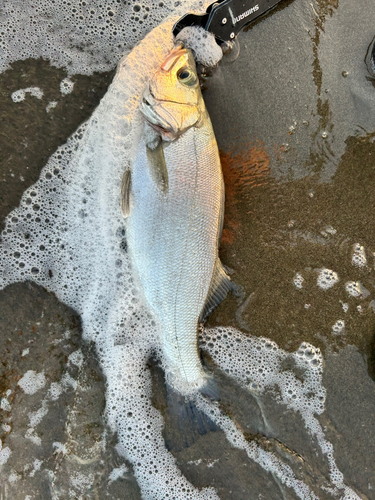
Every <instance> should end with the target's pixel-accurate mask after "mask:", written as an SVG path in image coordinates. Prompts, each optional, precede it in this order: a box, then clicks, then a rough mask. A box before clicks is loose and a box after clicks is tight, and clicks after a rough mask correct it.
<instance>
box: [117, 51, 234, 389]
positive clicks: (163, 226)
mask: <svg viewBox="0 0 375 500" xmlns="http://www.w3.org/2000/svg"><path fill="white" fill-rule="evenodd" d="M140 111H141V114H142V115H143V117H144V120H145V128H144V132H143V134H142V136H141V138H140V142H139V145H138V149H137V153H136V155H135V160H134V162H133V165H132V168H131V170H130V169H129V170H127V171H126V172H125V174H124V177H123V183H122V210H123V215H124V217H126V220H127V226H126V232H127V239H128V248H129V253H130V256H131V262H132V266H133V268H134V270H135V272H136V273H135V274H136V276H137V279H138V282H139V285H140V288H141V289H142V291H143V294H144V298H145V300H146V302H147V304H148V306H149V308H150V310H151V311H152V313H153V315H154V317H155V318H156V320H157V322H158V325H159V331H160V345H161V351H162V358H163V367H164V369H165V373H166V380H167V383H168V384H170V385H171V386H172V388H173V389H175V390H176V391H178V392H179V393H180V394H184V395H189V394H194V393H196V392H197V391H201V392H203V393H204V391H207V394H209V393H210V390H209V387H210V380H212V377H210V375H209V374H208V373H207V372H206V370H205V369H204V368H203V366H202V363H201V359H200V355H199V349H198V327H199V323H200V322H201V321H203V320H204V319H205V317H207V315H208V314H209V313H210V312H211V311H212V310H213V309H214V308H215V307H216V306H217V305H218V304H219V303H220V302H221V301H222V300H223V299H224V298H225V296H226V295H227V293H228V291H229V290H232V289H233V286H232V285H233V282H232V281H231V279H230V277H229V276H228V274H227V271H226V269H225V268H224V266H223V265H222V263H221V261H220V259H219V255H218V248H219V243H220V238H221V232H222V227H223V217H224V199H225V194H224V192H225V191H224V181H223V174H222V169H221V164H220V156H219V150H218V146H217V143H216V138H215V134H214V131H213V127H212V123H211V120H210V118H209V115H208V112H207V109H206V107H205V103H204V100H203V97H202V93H201V90H200V84H199V79H198V75H197V70H196V65H195V61H194V57H193V54H192V52H191V51H190V50H189V49H187V48H184V47H183V46H181V45H180V46H177V47H175V48H174V49H173V50H172V51H171V52H170V53H169V55H168V57H167V58H166V59H165V60H164V62H163V63H162V64H161V66H160V68H159V69H158V70H157V71H156V73H155V74H154V76H153V77H152V78H151V79H150V81H149V84H148V85H147V87H146V89H145V91H144V93H143V98H142V101H141V104H140Z"/></svg>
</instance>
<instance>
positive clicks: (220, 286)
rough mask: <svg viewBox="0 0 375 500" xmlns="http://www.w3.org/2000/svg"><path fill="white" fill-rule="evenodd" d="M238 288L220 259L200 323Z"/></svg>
mask: <svg viewBox="0 0 375 500" xmlns="http://www.w3.org/2000/svg"><path fill="white" fill-rule="evenodd" d="M235 288H236V286H235V285H234V283H233V282H232V281H231V279H230V277H229V276H228V275H227V273H226V271H225V269H224V267H223V264H222V263H221V262H220V259H219V258H218V259H217V261H216V265H215V269H214V272H213V275H212V280H211V286H210V289H209V291H208V295H207V300H206V304H205V306H204V308H203V311H202V313H201V316H200V321H204V320H205V319H206V318H207V317H208V316H209V315H210V314H211V313H212V311H213V310H214V309H215V308H216V307H217V306H218V305H219V304H220V302H221V301H222V300H224V299H225V297H226V296H227V293H228V292H229V291H231V290H233V289H235Z"/></svg>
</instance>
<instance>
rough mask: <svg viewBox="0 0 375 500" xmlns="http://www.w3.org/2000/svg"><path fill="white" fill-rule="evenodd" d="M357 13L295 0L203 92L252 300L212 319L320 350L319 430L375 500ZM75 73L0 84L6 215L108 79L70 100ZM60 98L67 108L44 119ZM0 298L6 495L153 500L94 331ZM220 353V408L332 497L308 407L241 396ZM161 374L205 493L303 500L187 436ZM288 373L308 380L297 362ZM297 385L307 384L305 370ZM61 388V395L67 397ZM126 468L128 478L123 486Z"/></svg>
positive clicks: (22, 67)
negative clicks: (28, 385) (115, 420)
mask: <svg viewBox="0 0 375 500" xmlns="http://www.w3.org/2000/svg"><path fill="white" fill-rule="evenodd" d="M352 5H353V4H352V2H350V1H349V0H346V1H345V0H344V1H343V0H340V2H323V1H322V2H318V3H316V4H314V9H312V7H311V5H310V2H305V1H298V0H294V1H292V2H286V3H285V6H283V5H282V6H281V7H279V8H278V9H277V10H276V11H275V12H273V13H271V14H270V15H268V16H267V17H266V18H265V19H264V20H262V21H261V22H259V23H257V24H256V26H254V27H253V28H252V29H250V30H249V31H247V32H246V33H243V34H242V35H241V36H240V46H241V50H240V55H239V58H238V59H237V60H236V61H235V62H232V63H225V61H223V63H222V64H221V66H220V67H219V68H218V70H217V71H216V73H215V74H214V76H213V77H211V78H209V79H208V80H207V82H206V86H207V90H206V91H205V94H204V96H205V100H206V104H207V107H208V110H209V112H210V115H211V118H212V121H213V125H214V128H215V132H216V136H217V139H218V144H219V147H220V149H221V151H222V163H223V169H224V175H225V180H226V191H227V200H226V220H225V228H224V233H223V241H222V246H221V258H222V261H223V262H224V263H225V264H226V265H228V266H229V267H230V268H231V269H232V270H233V275H232V277H233V280H234V281H235V282H236V283H238V284H239V285H241V286H242V287H243V290H244V297H243V298H242V299H237V298H235V297H230V298H228V299H227V300H226V301H224V302H223V303H222V304H221V305H220V306H219V308H218V309H217V310H216V311H215V312H214V313H213V314H212V316H211V317H210V319H209V322H208V326H211V327H216V326H218V325H220V326H223V325H224V326H225V325H228V326H234V327H236V328H238V329H239V330H241V331H242V332H244V333H245V334H247V335H250V334H251V335H252V336H255V337H260V336H263V337H268V338H269V339H271V340H273V341H275V342H277V344H278V345H279V347H280V348H282V349H285V350H286V351H288V352H294V351H296V350H297V349H298V347H299V345H300V344H301V342H309V343H310V344H312V345H314V346H315V347H319V348H320V349H321V350H322V353H323V355H324V371H323V386H324V388H325V389H326V396H327V399H326V405H325V408H326V409H325V412H324V413H323V414H322V415H320V416H319V422H320V424H321V426H322V428H323V429H324V432H325V436H326V439H327V440H328V441H330V442H331V443H332V445H333V448H334V456H335V458H336V462H337V465H338V467H339V469H340V470H341V472H342V473H343V474H344V478H345V484H347V485H348V486H350V487H351V488H353V489H354V490H355V491H357V493H358V494H359V495H360V496H361V497H362V498H369V499H371V498H375V494H374V488H375V468H374V465H373V464H374V463H375V462H374V458H375V457H374V449H375V447H374V442H373V441H374V439H375V438H374V436H375V433H374V431H375V429H374V425H375V424H374V413H375V399H374V382H373V378H374V374H375V364H374V363H375V359H374V319H375V316H374V309H375V306H374V302H372V301H373V297H372V296H373V294H374V284H375V280H374V272H375V271H374V252H375V241H374V238H375V233H374V230H373V227H372V212H373V207H374V200H373V196H374V195H373V189H372V186H373V176H374V174H373V160H372V156H373V155H374V154H375V150H374V145H373V142H372V140H373V131H374V128H375V127H374V125H375V124H374V123H372V116H373V115H372V105H373V96H372V92H371V91H374V88H373V86H372V83H371V81H369V80H368V79H367V77H368V73H367V68H366V65H365V64H364V58H365V56H366V52H367V48H368V46H369V44H370V43H371V41H372V38H373V32H372V31H371V30H372V26H371V24H372V23H371V17H372V16H371V14H374V10H375V7H373V5H372V3H370V2H369V1H361V2H357V3H356V4H355V5H356V7H357V9H356V11H355V12H353V7H352ZM359 15H361V16H363V19H359ZM354 18H355V20H354ZM347 26H350V27H351V29H349V31H348V29H347ZM348 33H349V34H348ZM342 72H347V73H348V74H347V75H346V76H342ZM65 77H66V73H65V71H64V70H63V69H55V68H51V67H49V65H48V63H46V62H43V61H42V60H39V61H34V60H28V61H23V62H19V63H16V64H14V65H13V69H11V70H8V71H7V72H5V73H3V74H2V80H1V91H0V99H1V100H2V106H1V113H2V114H3V120H1V125H0V126H1V129H0V136H1V138H2V139H1V180H2V181H3V188H2V190H1V218H2V220H3V218H4V217H5V216H6V215H7V214H8V213H9V212H10V210H11V209H13V208H14V207H16V206H17V205H18V203H19V200H20V197H21V195H22V193H23V191H24V190H25V188H26V187H27V186H29V185H31V184H32V183H33V182H35V181H36V180H37V178H38V176H39V172H40V170H41V168H42V167H43V166H44V165H45V163H46V161H47V159H48V157H49V156H50V155H51V154H52V153H53V152H54V151H55V149H56V147H57V146H58V145H61V144H63V143H64V142H65V141H66V139H67V137H68V136H69V135H70V134H71V133H73V132H74V131H75V129H76V128H77V126H78V125H79V124H80V123H81V122H82V121H83V120H85V119H86V118H88V117H89V116H90V115H91V113H92V111H93V109H94V108H95V106H96V105H97V104H98V102H99V100H100V98H101V97H102V95H103V94H104V93H105V90H106V87H107V85H108V83H109V82H110V80H111V78H112V74H111V73H108V74H101V75H99V74H98V75H93V76H90V77H83V76H78V75H76V76H74V77H71V78H72V80H73V81H75V85H74V88H73V92H72V93H71V94H68V95H65V96H63V95H62V94H61V92H60V87H59V85H60V82H61V81H62V80H63V79H64V78H65ZM28 87H40V88H42V89H43V90H44V93H45V95H44V96H43V97H42V99H38V98H37V97H34V96H32V95H30V94H27V96H26V98H25V100H24V101H22V102H20V103H14V102H13V101H12V100H11V98H10V95H11V93H12V92H14V91H16V90H18V89H21V88H28ZM358 96H360V98H359V97H358ZM54 100H56V101H58V105H57V106H56V107H55V108H52V109H50V111H49V112H48V113H47V112H46V107H47V105H48V103H49V102H51V101H54ZM325 133H327V137H325ZM322 134H323V136H322ZM357 244H358V245H359V248H358V249H357V250H356V245H357ZM360 247H363V249H362V248H360ZM364 254H365V256H366V263H365V261H364ZM353 255H354V260H353ZM362 264H363V265H362ZM324 268H326V269H328V270H332V271H333V272H335V273H337V275H338V278H339V279H338V281H337V282H334V281H335V280H332V279H331V282H330V283H333V286H332V287H331V288H328V289H323V288H322V287H321V286H319V284H318V276H319V273H320V271H321V270H322V269H324ZM329 276H334V275H333V274H331V275H329ZM350 282H353V283H354V284H352V286H351V288H350V287H349V288H347V287H346V284H347V283H350ZM320 283H321V282H320ZM357 283H360V284H357ZM357 289H358V293H357V296H355V295H356V290H357ZM348 290H350V291H351V293H352V295H350V294H349V293H348ZM0 300H1V308H0V311H1V312H0V316H1V318H0V321H1V331H2V332H4V334H3V335H2V336H1V338H0V342H1V352H2V356H1V359H2V364H3V368H2V370H3V371H2V374H1V387H0V389H1V395H2V405H1V408H2V419H3V425H5V427H3V428H2V429H3V434H2V436H1V439H2V446H3V448H2V450H3V452H2V455H1V457H6V453H7V452H6V451H5V452H4V450H6V449H7V448H8V449H10V450H11V451H12V454H11V456H10V457H9V459H8V460H7V461H6V463H5V464H4V466H3V471H2V479H1V488H2V490H1V493H2V495H3V497H4V498H12V499H13V498H16V499H18V498H20V499H24V498H27V495H29V498H107V497H108V498H127V499H128V498H134V499H137V498H140V492H139V488H138V485H137V483H136V481H135V479H134V477H133V475H132V473H131V465H130V464H129V463H128V462H125V461H124V459H123V458H122V457H121V456H120V455H119V454H118V453H116V451H115V444H116V436H114V435H112V434H111V432H110V431H109V430H108V429H107V430H106V427H105V424H104V421H103V412H104V405H105V401H104V393H105V380H104V377H103V374H102V371H101V368H100V366H99V364H98V361H97V358H96V355H95V352H94V348H93V346H92V345H90V344H87V343H84V342H83V341H82V339H81V325H80V320H79V317H78V316H77V315H76V314H75V313H74V312H73V311H72V310H70V309H68V308H67V307H66V306H64V305H62V304H61V303H59V302H58V300H57V299H56V298H55V297H54V296H53V295H52V294H49V293H48V292H46V291H45V290H43V289H42V288H40V287H37V286H36V285H34V284H14V285H11V286H9V287H7V288H6V289H5V290H4V291H2V292H1V295H0ZM338 321H341V323H337V322H338ZM343 324H344V326H343ZM335 325H336V326H335ZM73 353H76V354H73ZM80 353H82V355H81V354H80ZM211 356H213V357H214V353H212V352H211V355H208V354H206V355H205V360H206V363H207V365H208V366H209V367H210V368H211V369H212V370H213V371H214V373H215V376H216V378H217V380H219V384H220V390H221V407H222V408H224V409H225V412H226V414H227V415H229V416H230V417H231V419H232V421H233V422H235V423H236V425H237V427H238V428H239V429H241V430H242V432H243V433H244V435H245V437H246V439H247V440H248V442H249V443H255V444H256V445H259V446H260V447H261V448H262V449H264V450H266V451H270V452H273V453H274V454H275V456H277V457H278V458H280V459H281V460H282V461H283V462H284V463H287V464H288V465H290V466H291V467H292V468H293V470H294V473H295V475H296V476H297V477H298V478H300V479H302V480H303V481H304V482H305V484H307V485H308V486H309V487H310V488H311V489H312V490H314V491H315V493H316V494H317V495H318V497H319V498H332V495H331V494H329V493H328V492H327V491H326V490H324V487H329V486H330V485H329V474H328V466H327V460H326V458H325V457H324V456H323V455H322V453H321V450H320V449H319V446H318V444H317V441H316V439H315V438H313V437H311V435H309V433H308V431H307V430H306V427H305V424H304V422H303V420H302V418H301V415H300V413H298V412H295V411H292V410H291V409H290V408H289V409H288V408H287V406H286V405H285V404H281V403H277V402H276V399H277V397H276V396H275V392H272V391H268V392H265V393H263V394H258V393H257V392H256V391H255V392H254V393H253V394H252V395H250V394H249V393H246V392H245V391H244V388H242V387H240V386H239V385H238V384H237V383H235V382H234V381H233V380H231V379H230V378H229V377H225V376H224V375H223V373H222V372H220V370H219V369H218V368H217V367H216V366H215V359H213V360H212V358H211ZM288 363H289V364H288ZM28 370H33V371H35V372H36V373H38V374H40V373H41V372H44V377H45V380H46V382H45V384H44V385H43V384H42V383H41V387H40V389H39V390H38V391H37V392H36V393H35V394H27V393H25V391H23V390H22V388H21V386H19V385H18V382H19V380H20V379H21V377H23V376H24V375H25V373H27V372H28ZM150 370H151V373H152V381H153V404H154V406H155V407H156V408H157V409H158V410H159V411H161V413H162V414H163V416H164V418H165V422H166V425H165V429H164V437H165V440H166V442H167V443H168V447H169V449H170V450H171V452H172V453H173V454H174V456H175V457H176V458H177V464H178V467H179V468H180V470H181V471H182V473H183V474H184V475H185V476H186V478H187V479H188V480H189V481H190V482H191V483H192V484H193V485H194V486H196V487H204V486H213V487H214V488H215V489H216V491H217V493H218V495H219V497H220V498H222V499H224V498H231V499H233V498H236V499H237V498H238V499H242V498H254V499H255V498H267V499H272V498H275V499H278V498H287V499H289V498H296V496H295V493H294V492H293V490H292V489H290V488H286V487H285V486H283V485H282V484H281V482H280V480H278V479H277V478H276V477H274V476H272V475H271V474H269V473H267V472H265V471H264V469H263V468H262V467H260V466H259V465H257V464H256V463H255V462H254V461H253V460H250V459H249V458H248V457H247V456H246V454H245V452H244V451H243V450H240V449H234V448H232V447H231V446H230V444H229V442H228V441H227V440H226V439H225V436H224V434H223V433H222V432H220V431H216V432H208V433H206V434H204V435H200V434H199V433H197V432H194V429H191V430H189V432H188V433H187V435H188V443H186V442H184V440H182V442H181V439H180V433H179V429H178V425H177V423H176V421H175V419H174V418H173V415H172V416H171V415H170V414H168V411H167V396H166V393H165V388H164V379H163V373H162V371H161V369H160V368H158V366H157V365H156V364H155V365H154V364H151V366H150ZM288 370H289V371H292V372H293V370H294V371H295V366H293V364H292V362H291V359H286V360H285V365H284V371H285V372H287V371H288ZM296 376H297V378H298V377H299V378H300V379H301V380H302V379H303V377H304V373H299V374H298V370H297V371H296ZM53 382H55V383H59V384H60V386H59V387H61V390H62V394H61V395H60V396H59V397H58V398H56V399H54V396H53V394H52V393H51V392H50V387H51V383H53ZM9 390H10V391H11V392H10V393H8V391H9ZM51 394H52V395H51ZM276 394H278V391H276ZM38 411H39V413H38V414H35V413H36V412H38ZM34 414H35V415H34ZM30 415H31V416H30ZM32 418H34V420H33V421H32V420H31V419H32ZM38 419H39V420H38ZM32 422H34V424H35V425H32ZM7 426H9V427H7ZM30 429H31V430H30ZM105 432H106V435H105V434H104V433H105ZM103 436H105V438H104V437H103ZM38 438H39V439H41V442H42V444H41V445H39V444H38ZM187 444H188V445H189V446H187ZM64 447H65V448H64ZM39 461H40V462H39ZM114 470H116V471H117V472H118V474H119V478H118V479H114V477H115V476H112V478H111V477H110V474H111V473H113V471H114ZM322 486H323V488H322ZM333 496H334V497H335V495H333ZM337 497H338V498H340V497H342V492H341V494H339V493H338V494H337Z"/></svg>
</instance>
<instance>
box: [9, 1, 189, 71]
mask: <svg viewBox="0 0 375 500" xmlns="http://www.w3.org/2000/svg"><path fill="white" fill-rule="evenodd" d="M189 7H190V6H189ZM187 8H188V6H187V5H185V7H184V9H183V10H182V9H180V11H181V14H180V15H179V17H181V16H182V14H183V13H186V12H187ZM172 10H176V11H178V9H176V8H174V0H163V2H159V3H157V4H156V3H155V4H150V3H148V2H140V3H139V4H132V5H131V6H130V4H128V3H127V2H119V1H117V0H107V1H106V2H101V1H100V0H91V1H90V2H66V1H65V0H54V1H53V2H51V1H50V0H38V2H31V3H30V2H22V3H20V2H19V1H17V0H8V1H7V2H3V5H2V10H1V16H0V51H1V57H0V72H2V71H4V70H5V69H9V68H10V65H11V63H12V62H13V61H17V60H25V59H28V58H34V59H37V58H39V57H42V58H43V59H46V60H48V61H50V63H51V64H52V65H53V66H56V67H58V68H61V67H64V68H65V69H66V70H67V71H68V73H69V74H70V75H73V74H77V73H80V74H86V75H91V74H93V73H94V72H96V71H109V70H111V69H114V68H115V67H116V65H117V63H118V61H119V60H120V58H121V57H122V56H123V54H124V52H126V50H129V49H130V48H131V47H133V46H134V45H135V44H136V43H137V42H138V41H139V40H140V39H142V38H143V37H144V36H145V35H146V34H147V33H148V32H149V31H150V30H151V29H152V28H154V27H155V26H156V25H158V24H159V23H160V22H162V21H163V20H165V19H166V18H167V17H168V15H169V14H170V12H171V11H172ZM15 33H17V35H15ZM20 34H22V36H20Z"/></svg>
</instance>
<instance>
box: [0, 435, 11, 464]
mask: <svg viewBox="0 0 375 500" xmlns="http://www.w3.org/2000/svg"><path fill="white" fill-rule="evenodd" d="M11 454H12V451H11V449H10V448H9V446H5V447H4V448H3V445H2V442H1V440H0V465H4V464H5V463H6V462H7V461H8V459H9V457H10V456H11Z"/></svg>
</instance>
